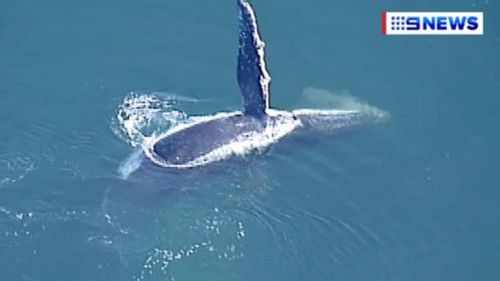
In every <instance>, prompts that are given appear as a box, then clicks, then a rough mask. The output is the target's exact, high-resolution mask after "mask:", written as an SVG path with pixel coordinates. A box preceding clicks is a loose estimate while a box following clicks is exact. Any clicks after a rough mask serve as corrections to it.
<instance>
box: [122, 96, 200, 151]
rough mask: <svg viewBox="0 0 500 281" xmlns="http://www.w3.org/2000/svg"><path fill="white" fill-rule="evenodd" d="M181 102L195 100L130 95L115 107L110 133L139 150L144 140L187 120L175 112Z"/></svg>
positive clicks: (178, 112) (176, 97)
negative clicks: (116, 109) (113, 132)
mask: <svg viewBox="0 0 500 281" xmlns="http://www.w3.org/2000/svg"><path fill="white" fill-rule="evenodd" d="M182 102H197V100H195V99H191V98H187V97H182V96H176V95H173V94H168V93H159V92H155V93H145V92H131V93H130V94H128V95H127V96H126V97H125V99H124V100H123V102H122V103H121V104H120V106H119V108H118V112H117V115H116V117H115V119H114V121H115V122H114V123H115V124H116V126H115V127H114V128H113V130H114V131H115V133H116V134H118V135H119V136H120V137H122V138H123V139H124V140H125V141H127V142H128V143H129V144H130V145H131V146H132V147H136V148H139V147H142V144H143V142H144V139H145V138H146V137H149V136H153V135H156V134H159V133H160V132H163V131H165V130H167V129H168V128H170V127H172V126H175V125H177V124H179V123H183V122H185V121H187V115H186V114H185V113H184V112H182V111H180V110H178V109H176V107H178V106H179V104H180V103H182Z"/></svg>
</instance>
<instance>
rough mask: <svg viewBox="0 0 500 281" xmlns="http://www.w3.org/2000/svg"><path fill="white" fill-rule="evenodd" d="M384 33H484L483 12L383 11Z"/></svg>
mask: <svg viewBox="0 0 500 281" xmlns="http://www.w3.org/2000/svg"><path fill="white" fill-rule="evenodd" d="M382 34H384V35H483V13H482V12H382Z"/></svg>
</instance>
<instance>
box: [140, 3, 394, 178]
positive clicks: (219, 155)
mask: <svg viewBox="0 0 500 281" xmlns="http://www.w3.org/2000/svg"><path fill="white" fill-rule="evenodd" d="M237 5H238V10H239V48H238V65H237V79H238V84H239V88H240V90H241V95H242V97H243V111H242V112H240V111H238V112H230V113H218V114H215V115H213V116H210V117H205V118H201V119H200V120H198V121H196V122H193V123H189V124H186V125H181V126H177V127H174V128H172V129H171V130H169V131H167V132H166V133H164V134H162V135H160V136H158V137H155V138H152V139H150V140H149V141H147V144H146V145H145V146H144V153H145V155H146V156H147V157H148V158H149V159H150V160H151V161H152V162H154V163H155V164H157V165H160V166H163V167H170V168H191V167H196V166H201V165H205V164H208V163H211V162H215V161H219V160H223V159H226V158H229V157H230V156H232V155H235V154H246V153H248V152H250V151H253V150H259V149H263V148H265V147H267V146H269V145H271V144H273V143H275V142H276V141H277V140H279V139H281V138H283V137H285V136H286V135H288V134H289V133H291V132H293V131H295V130H297V129H299V128H308V127H315V128H317V127H322V126H327V127H328V128H329V129H330V130H338V129H343V128H346V127H353V126H359V125H365V124H370V123H376V122H379V121H382V120H384V119H386V114H385V113H384V112H382V111H360V110H314V109H297V110H293V111H282V110H275V109H271V108H270V105H269V82H270V80H271V79H270V76H269V74H268V72H267V69H266V62H265V57H264V42H263V41H262V40H261V38H260V35H259V32H258V27H257V21H256V17H255V14H254V11H253V9H252V7H251V6H250V4H249V3H248V2H247V1H245V0H238V4H237Z"/></svg>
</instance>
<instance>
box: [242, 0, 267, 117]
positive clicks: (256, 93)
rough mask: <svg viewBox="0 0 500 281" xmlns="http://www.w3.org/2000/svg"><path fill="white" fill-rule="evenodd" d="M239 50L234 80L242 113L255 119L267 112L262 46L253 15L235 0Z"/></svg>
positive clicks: (247, 4) (245, 4)
mask: <svg viewBox="0 0 500 281" xmlns="http://www.w3.org/2000/svg"><path fill="white" fill-rule="evenodd" d="M238 10H239V46H238V66H237V78H238V84H239V87H240V90H241V95H242V97H243V108H244V110H243V112H244V114H245V115H250V116H253V117H257V118H262V117H263V116H265V115H266V110H267V109H268V108H269V82H270V81H271V77H270V76H269V73H268V72H267V70H266V62H265V57H264V55H265V54H264V42H263V41H262V40H261V38H260V35H259V31H258V27H257V19H256V17H255V13H254V11H253V9H252V7H251V6H250V4H249V3H248V2H246V1H245V0H238Z"/></svg>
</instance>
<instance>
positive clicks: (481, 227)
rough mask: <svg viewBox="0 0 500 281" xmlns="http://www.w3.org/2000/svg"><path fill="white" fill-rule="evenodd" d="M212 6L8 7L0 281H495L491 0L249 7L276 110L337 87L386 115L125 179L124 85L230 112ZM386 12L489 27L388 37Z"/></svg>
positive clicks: (1, 106) (178, 104)
mask: <svg viewBox="0 0 500 281" xmlns="http://www.w3.org/2000/svg"><path fill="white" fill-rule="evenodd" d="M212 2H213V1H201V0H195V1H170V0H163V1H159V0H157V1H52V0H50V1H9V0H7V1H3V2H2V3H1V4H0V46H1V50H2V52H1V53H0V65H1V67H0V97H1V100H0V118H1V119H0V120H1V122H0V136H1V142H0V274H1V275H0V280H6V281H7V280H8V281H11V280H12V281H13V280H47V281H49V280H50V281H55V280H61V281H62V280H498V279H499V278H500V268H499V267H498V264H499V261H500V240H499V239H498V237H500V207H499V206H498V204H499V202H500V190H499V188H500V176H499V168H500V160H499V157H500V149H499V147H498V143H500V132H499V125H498V123H499V122H500V113H499V112H498V103H499V102H500V97H499V95H498V93H499V90H498V89H499V88H500V52H499V51H500V27H499V25H498V19H499V18H500V4H499V2H498V1H493V0H489V1H453V2H454V3H450V2H418V1H413V2H411V3H410V2H407V3H404V4H402V3H398V4H396V3H394V2H391V1H382V2H377V3H369V4H361V3H357V2H337V1H327V0H318V1H312V2H310V1H309V2H305V1H273V2H270V1H263V0H255V1H253V4H254V6H255V8H256V10H257V15H258V18H259V23H260V29H261V33H262V36H263V38H264V40H265V41H266V51H267V58H268V68H269V70H270V72H271V75H272V77H273V82H272V90H271V91H272V104H273V105H274V106H276V107H280V108H284V109H292V108H297V107H324V106H325V105H326V106H328V103H329V101H330V100H331V99H332V98H334V97H338V95H339V93H345V92H349V93H350V94H351V95H353V96H356V97H358V98H360V99H362V100H365V101H367V102H368V103H369V104H371V105H374V106H377V107H378V108H381V109H384V110H386V111H388V112H390V113H391V116H392V118H391V120H390V121H389V122H387V123H384V124H379V125H377V126H373V127H369V128H362V129H359V130H356V131H352V132H349V133H347V134H343V135H337V136H323V137H319V136H316V137H315V136H310V137H302V138H289V139H287V140H285V141H284V142H282V143H279V144H277V145H275V146H273V147H272V149H270V150H268V151H266V152H265V153H264V154H262V155H251V156H248V157H246V158H244V159H239V158H238V159H233V160H230V161H227V162H224V163H218V164H215V165H213V166H211V167H208V168H202V169H196V170H190V171H183V172H176V173H172V172H164V173H163V172H162V171H158V169H157V168H154V167H151V166H148V165H143V167H142V168H140V169H139V170H137V171H136V172H135V173H133V174H132V175H131V176H129V177H128V178H127V179H123V176H122V174H121V173H123V169H126V168H128V167H129V166H130V165H129V164H130V163H132V164H133V163H134V161H125V159H127V157H129V156H130V155H131V154H132V153H133V152H134V150H135V149H134V148H132V146H131V145H130V142H132V143H133V141H132V140H131V139H128V137H130V135H127V133H126V132H125V131H124V129H123V126H124V125H123V123H121V122H120V121H119V118H118V117H117V115H118V113H119V112H120V110H122V109H123V108H124V106H125V104H124V99H125V98H126V97H137V96H139V97H155V98H158V99H159V100H160V102H159V104H158V103H156V104H153V105H154V106H153V108H148V110H149V111H147V113H151V112H153V113H154V112H156V111H155V108H160V109H161V110H160V112H163V110H165V108H167V109H168V110H169V111H168V112H169V113H175V112H176V111H175V110H174V109H179V108H180V109H182V110H184V111H186V112H188V113H190V114H207V113H211V112H216V111H221V110H225V111H229V110H235V109H238V108H239V106H240V96H239V94H238V93H239V90H238V87H237V84H236V81H235V80H236V79H235V65H236V44H237V24H236V23H237V18H236V16H237V14H236V9H235V3H233V2H235V1H218V3H212ZM383 10H400V11H407V10H409V11H411V10H422V11H425V10H436V11H466V10H478V11H484V12H485V35H484V36H478V37H464V36H454V37H383V36H382V35H381V34H380V12H381V11H383ZM311 87H313V88H317V89H326V90H327V91H329V92H325V91H320V90H311V89H310V88H311ZM131 92H134V93H135V94H130V93H131ZM311 92H312V93H313V94H311ZM174 96H176V97H177V98H172V97H174ZM155 106H156V107H155ZM171 107H173V108H174V109H172V108H171ZM138 112H139V113H144V112H143V111H141V110H140V108H139V111H138ZM139 121H140V120H139ZM143 121H144V120H143ZM163 125H164V124H163ZM155 126H157V127H155ZM161 126H162V124H156V123H154V124H149V125H148V126H145V127H146V128H142V129H143V130H151V131H155V130H160V129H161ZM132 135H133V134H132ZM127 141H128V142H127Z"/></svg>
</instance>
